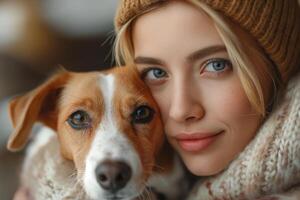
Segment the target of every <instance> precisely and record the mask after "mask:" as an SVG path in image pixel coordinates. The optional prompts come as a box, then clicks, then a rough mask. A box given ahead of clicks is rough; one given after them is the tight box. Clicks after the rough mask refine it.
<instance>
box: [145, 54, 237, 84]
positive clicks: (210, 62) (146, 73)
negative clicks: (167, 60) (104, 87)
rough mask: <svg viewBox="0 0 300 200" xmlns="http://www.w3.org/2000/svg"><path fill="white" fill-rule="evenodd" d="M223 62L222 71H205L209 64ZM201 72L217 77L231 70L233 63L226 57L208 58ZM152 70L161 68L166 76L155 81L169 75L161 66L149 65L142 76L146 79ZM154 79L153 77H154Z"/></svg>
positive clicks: (156, 79) (156, 78)
mask: <svg viewBox="0 0 300 200" xmlns="http://www.w3.org/2000/svg"><path fill="white" fill-rule="evenodd" d="M217 62H218V63H222V64H224V65H225V66H224V69H222V70H220V71H217V70H216V71H214V72H212V71H206V72H205V69H207V67H208V65H209V64H213V63H217ZM201 66H203V67H201V72H200V74H203V73H205V74H206V75H208V76H212V77H217V76H220V75H222V74H223V73H226V72H227V71H228V70H231V69H232V64H231V62H230V60H228V59H224V58H213V59H209V60H206V61H205V62H204V63H203V64H201ZM152 70H160V71H161V72H163V73H165V76H164V77H160V78H158V77H155V81H158V80H162V79H164V78H166V77H167V72H166V71H165V70H163V69H161V68H159V67H148V68H145V69H143V70H142V71H141V77H142V79H143V80H145V79H146V76H147V75H148V74H149V72H150V71H152ZM152 80H153V79H152Z"/></svg>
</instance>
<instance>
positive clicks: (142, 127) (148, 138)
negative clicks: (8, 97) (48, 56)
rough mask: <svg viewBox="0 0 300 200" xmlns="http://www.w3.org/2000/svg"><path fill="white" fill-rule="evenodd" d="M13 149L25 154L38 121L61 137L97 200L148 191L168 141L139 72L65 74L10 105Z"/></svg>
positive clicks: (64, 150)
mask: <svg viewBox="0 0 300 200" xmlns="http://www.w3.org/2000/svg"><path fill="white" fill-rule="evenodd" d="M10 114H11V118H12V121H13V125H14V127H15V131H14V133H13V134H12V135H11V137H10V139H9V142H8V149H10V150H12V151H15V150H19V149H21V148H22V147H23V146H24V145H25V143H26V141H27V140H28V137H29V135H30V131H31V128H32V126H33V124H34V123H35V122H36V121H40V122H42V123H44V124H45V125H46V126H48V127H50V128H52V129H53V130H55V132H56V133H57V136H58V139H59V142H60V148H61V153H62V155H63V157H65V158H66V159H69V160H72V161H74V164H75V166H76V168H77V171H78V179H79V180H80V181H81V182H82V185H83V187H84V189H85V191H86V192H87V194H88V195H89V196H90V197H91V198H93V199H129V198H132V197H135V196H137V195H138V194H140V193H141V192H142V190H143V189H144V186H145V182H146V180H147V179H148V177H149V175H150V174H151V172H152V171H153V167H154V165H155V157H156V156H157V154H158V153H159V150H160V148H161V146H162V143H163V141H164V136H163V127H162V122H161V119H160V114H159V110H158V107H157V105H156V103H155V101H154V100H153V98H152V96H151V93H150V91H149V90H148V88H147V87H146V86H145V85H144V84H143V82H142V81H141V80H140V79H139V75H138V73H137V72H136V71H135V70H134V68H133V67H119V68H114V69H112V70H109V71H105V72H89V73H72V72H61V73H58V74H57V75H55V76H54V77H52V78H51V79H49V80H48V81H46V82H45V83H44V84H42V85H41V86H40V87H38V88H37V89H35V90H33V91H31V92H29V93H28V94H26V95H24V96H21V97H17V98H15V99H14V100H12V101H11V103H10Z"/></svg>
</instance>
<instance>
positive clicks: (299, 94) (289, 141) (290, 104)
mask: <svg viewBox="0 0 300 200" xmlns="http://www.w3.org/2000/svg"><path fill="white" fill-rule="evenodd" d="M299 184H300V75H299V74H298V76H296V77H294V79H292V80H291V81H290V83H289V85H288V87H287V89H286V93H285V95H284V97H283V99H282V102H281V104H279V105H278V106H277V108H276V109H275V110H274V111H273V113H272V114H271V115H270V116H269V117H268V119H267V120H266V121H265V122H264V124H263V125H262V126H261V128H260V129H259V131H258V133H257V135H256V137H255V138H254V139H253V140H252V141H251V142H250V143H249V145H248V146H247V147H246V148H245V150H244V151H243V152H242V153H240V155H239V156H238V157H237V159H235V160H234V161H233V162H232V163H231V164H230V165H229V167H228V168H227V169H226V170H225V171H223V172H222V173H220V174H218V175H216V176H214V177H209V178H207V179H204V180H201V181H199V183H198V184H196V185H195V187H194V189H193V191H192V192H191V194H190V195H189V197H188V199H189V200H194V199H205V200H210V199H258V198H260V197H263V196H265V195H272V194H278V193H284V192H286V191H289V190H292V188H293V187H295V186H296V185H298V187H299ZM298 190H300V188H298ZM298 194H299V191H298V192H297V191H296V192H294V195H298ZM299 195H300V194H299ZM298 198H299V197H298Z"/></svg>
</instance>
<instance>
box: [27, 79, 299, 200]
mask: <svg viewBox="0 0 300 200" xmlns="http://www.w3.org/2000/svg"><path fill="white" fill-rule="evenodd" d="M27 153H28V154H27V157H26V159H25V165H24V168H23V172H22V184H23V186H25V187H27V188H28V189H29V191H30V193H31V194H32V196H33V197H34V198H35V199H48V200H57V199H63V200H68V199H74V200H79V199H80V200H88V198H87V196H86V195H85V193H84V191H83V189H82V187H81V185H80V184H78V183H79V182H77V179H76V170H75V168H74V166H73V163H72V162H70V161H67V160H65V159H64V158H63V157H62V156H61V155H60V152H59V144H58V140H57V138H56V136H55V133H54V132H53V131H51V130H49V129H43V131H42V132H40V134H38V137H37V138H36V139H35V141H34V142H33V143H32V144H31V145H30V148H29V149H28V152H27ZM274 194H276V197H277V199H282V200H298V199H299V197H300V74H299V75H298V76H296V77H295V78H294V80H291V81H290V83H289V85H288V88H287V92H286V95H285V96H284V98H283V99H282V102H281V104H279V106H278V107H277V108H276V109H275V110H274V112H273V113H272V114H271V115H270V116H269V118H268V119H267V121H266V122H265V123H264V124H263V125H262V127H261V128H260V130H259V131H258V133H257V135H256V137H255V138H254V140H253V141H252V142H251V143H250V144H249V145H248V146H247V148H246V149H245V150H244V151H243V152H242V153H241V154H240V155H239V156H238V157H237V159H236V160H234V161H233V162H232V163H231V164H230V165H229V167H228V168H227V169H226V170H225V171H224V172H222V173H220V174H219V175H217V176H215V177H210V178H208V179H203V180H202V181H200V182H199V183H198V184H196V185H195V187H194V189H193V191H192V192H191V193H190V195H189V200H199V199H201V200H216V199H228V200H229V199H239V200H240V199H243V200H245V199H259V198H261V197H264V196H265V195H274ZM279 194H280V195H279ZM147 197H149V196H147ZM141 199H142V198H141ZM146 199H149V198H146ZM268 199H269V198H268Z"/></svg>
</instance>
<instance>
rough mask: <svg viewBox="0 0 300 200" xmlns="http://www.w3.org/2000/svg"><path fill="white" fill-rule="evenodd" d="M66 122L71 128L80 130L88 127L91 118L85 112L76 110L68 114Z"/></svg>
mask: <svg viewBox="0 0 300 200" xmlns="http://www.w3.org/2000/svg"><path fill="white" fill-rule="evenodd" d="M67 122H68V124H69V125H70V126H71V127H72V128H74V129H76V130H81V129H86V128H89V127H90V125H91V118H90V116H89V114H88V113H87V112H85V111H82V110H78V111H76V112H74V113H72V114H71V115H70V117H69V118H68V120H67Z"/></svg>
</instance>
